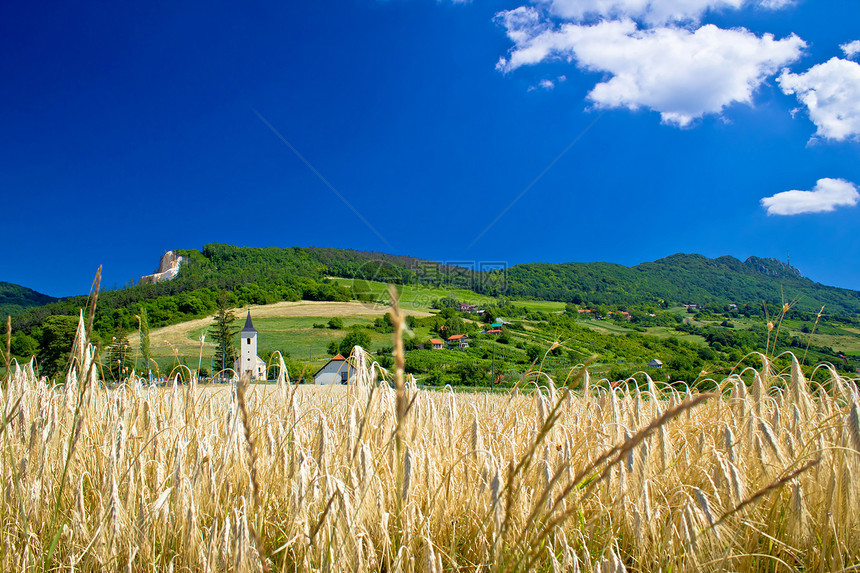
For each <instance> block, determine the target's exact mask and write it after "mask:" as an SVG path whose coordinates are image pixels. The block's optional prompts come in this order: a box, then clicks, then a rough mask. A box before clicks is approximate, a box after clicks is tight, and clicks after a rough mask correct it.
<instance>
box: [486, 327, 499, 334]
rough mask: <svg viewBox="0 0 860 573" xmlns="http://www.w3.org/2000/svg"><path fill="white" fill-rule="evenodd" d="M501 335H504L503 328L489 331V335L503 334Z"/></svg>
mask: <svg viewBox="0 0 860 573" xmlns="http://www.w3.org/2000/svg"><path fill="white" fill-rule="evenodd" d="M501 333H502V329H501V328H493V329H492V330H488V331H487V334H501Z"/></svg>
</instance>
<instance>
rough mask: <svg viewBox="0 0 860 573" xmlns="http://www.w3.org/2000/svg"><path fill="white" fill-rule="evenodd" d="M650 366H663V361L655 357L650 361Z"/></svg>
mask: <svg viewBox="0 0 860 573" xmlns="http://www.w3.org/2000/svg"><path fill="white" fill-rule="evenodd" d="M648 366H650V367H651V368H663V363H662V362H660V361H659V360H658V359H656V358H654V359H653V360H651V362H649V363H648Z"/></svg>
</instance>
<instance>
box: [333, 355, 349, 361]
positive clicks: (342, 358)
mask: <svg viewBox="0 0 860 573" xmlns="http://www.w3.org/2000/svg"><path fill="white" fill-rule="evenodd" d="M332 360H346V358H344V357H343V356H341V355H340V354H336V355H335V356H334V358H332Z"/></svg>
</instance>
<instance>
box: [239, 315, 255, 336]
mask: <svg viewBox="0 0 860 573" xmlns="http://www.w3.org/2000/svg"><path fill="white" fill-rule="evenodd" d="M246 333H247V336H250V335H252V334H257V329H256V328H254V323H253V322H251V311H250V310H249V311H248V318H246V319H245V327H244V328H243V329H242V336H246Z"/></svg>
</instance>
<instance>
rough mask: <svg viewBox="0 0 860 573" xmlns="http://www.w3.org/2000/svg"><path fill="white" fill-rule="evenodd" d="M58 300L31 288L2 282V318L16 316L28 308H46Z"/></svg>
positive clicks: (0, 282) (0, 310)
mask: <svg viewBox="0 0 860 573" xmlns="http://www.w3.org/2000/svg"><path fill="white" fill-rule="evenodd" d="M58 300H59V299H58V298H55V297H53V296H48V295H46V294H42V293H40V292H36V291H34V290H33V289H31V288H27V287H25V286H21V285H16V284H14V283H9V282H5V281H0V317H2V319H3V320H5V319H6V317H7V316H16V315H18V314H21V313H22V312H24V311H25V310H27V309H28V308H32V307H36V306H44V305H46V304H48V303H52V302H56V301H58Z"/></svg>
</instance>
